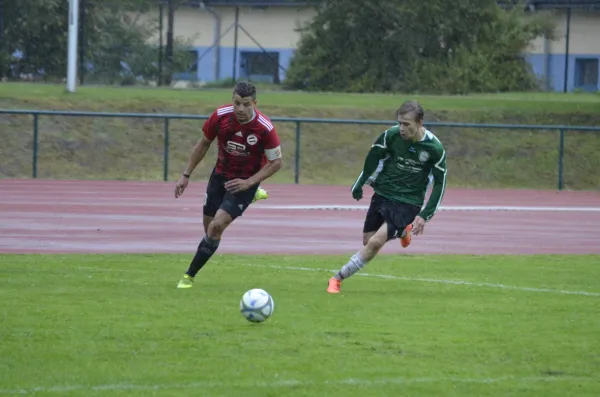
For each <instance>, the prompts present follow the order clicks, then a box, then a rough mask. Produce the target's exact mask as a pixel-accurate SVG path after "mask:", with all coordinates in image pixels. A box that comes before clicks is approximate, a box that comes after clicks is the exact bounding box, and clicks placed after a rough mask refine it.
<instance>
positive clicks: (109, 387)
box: [0, 376, 597, 395]
mask: <svg viewBox="0 0 600 397" xmlns="http://www.w3.org/2000/svg"><path fill="white" fill-rule="evenodd" d="M584 381H592V382H593V381H597V379H595V378H587V377H573V376H528V377H513V376H504V377H498V378H458V377H439V378H384V379H357V378H349V379H342V380H329V381H323V382H315V381H310V380H293V379H290V380H274V381H272V382H235V381H231V382H190V383H174V384H167V383H164V384H154V385H143V384H133V383H115V384H104V385H89V386H88V385H65V386H48V387H44V386H41V387H32V388H18V389H0V394H12V395H15V394H21V395H31V394H36V393H68V392H74V391H85V392H94V391H123V390H135V391H141V390H176V389H206V388H229V389H230V388H231V387H252V388H259V387H263V388H284V387H298V386H302V387H310V386H342V385H359V386H386V385H410V384H419V383H473V384H475V383H479V384H493V383H501V382H514V383H534V382H584Z"/></svg>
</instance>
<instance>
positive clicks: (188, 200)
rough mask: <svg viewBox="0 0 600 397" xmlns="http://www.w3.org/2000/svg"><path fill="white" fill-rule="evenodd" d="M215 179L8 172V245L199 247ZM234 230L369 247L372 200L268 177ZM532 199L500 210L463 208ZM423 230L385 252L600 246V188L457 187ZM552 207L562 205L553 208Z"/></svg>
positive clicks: (238, 235)
mask: <svg viewBox="0 0 600 397" xmlns="http://www.w3.org/2000/svg"><path fill="white" fill-rule="evenodd" d="M204 188H205V184H204V183H203V182H194V181H192V183H191V184H190V187H189V188H188V190H187V191H186V192H185V194H184V195H183V196H182V197H180V198H179V199H175V197H174V184H173V183H163V182H121V181H100V182H92V181H49V180H1V181H0V253H72V252H78V253H154V252H156V253H158V252H172V253H192V252H194V251H195V249H196V246H197V244H198V242H199V240H200V239H201V238H202V236H203V228H202V203H203V196H204ZM265 188H266V189H267V190H268V191H269V195H270V197H269V199H268V200H266V201H261V202H258V203H256V204H254V205H252V206H251V207H250V208H249V209H248V210H247V212H246V213H245V214H244V216H243V217H242V218H239V219H238V220H236V221H235V222H234V224H233V225H232V226H231V227H230V228H229V229H228V230H227V231H226V233H225V236H224V239H223V241H222V243H221V246H220V247H219V252H221V253H250V254H311V253H316V254H332V253H339V254H349V253H353V252H355V251H356V250H358V249H359V248H360V246H361V237H362V236H361V234H362V222H363V218H364V215H365V213H366V212H365V211H364V209H362V210H361V209H355V210H322V209H321V210H314V209H293V208H292V209H290V208H285V207H286V206H288V207H289V206H298V205H305V206H307V205H308V206H310V205H313V206H333V205H335V206H363V207H365V209H366V206H367V205H368V199H369V197H370V194H371V191H370V188H366V189H365V198H364V199H363V200H361V201H360V202H356V201H354V200H353V199H352V197H351V196H350V191H349V187H345V186H343V187H340V186H315V185H268V184H267V185H265ZM465 206H466V207H474V206H487V207H495V206H500V207H507V206H511V207H531V208H512V209H508V210H507V209H504V210H498V209H495V208H491V209H489V208H488V209H485V208H470V209H464V208H461V207H465ZM442 207H443V208H441V209H440V211H439V212H438V213H437V214H436V216H435V217H434V218H433V219H432V220H431V222H430V223H429V224H428V225H427V227H426V229H425V234H424V235H423V236H418V237H415V238H413V243H412V244H411V246H410V247H409V248H408V249H402V248H401V247H400V244H399V243H398V242H397V241H393V242H391V243H389V244H388V245H386V247H384V249H383V253H400V252H403V253H412V254H417V253H419V254H420V253H435V254H441V253H457V254H536V253H556V254H560V253H565V254H566V253H571V254H580V253H596V254H598V253H600V192H555V191H532V190H520V191H515V190H462V189H449V190H448V191H447V192H446V195H445V197H444V201H443V203H442ZM543 207H554V208H547V209H543Z"/></svg>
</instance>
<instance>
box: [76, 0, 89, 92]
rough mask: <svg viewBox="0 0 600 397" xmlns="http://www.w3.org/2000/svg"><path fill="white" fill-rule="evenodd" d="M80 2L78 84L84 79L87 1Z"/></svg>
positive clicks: (81, 83)
mask: <svg viewBox="0 0 600 397" xmlns="http://www.w3.org/2000/svg"><path fill="white" fill-rule="evenodd" d="M80 1H81V4H80V7H79V13H80V17H79V33H78V34H79V85H83V83H84V81H85V44H86V43H85V36H86V31H85V23H86V11H87V7H86V6H87V2H86V0H80Z"/></svg>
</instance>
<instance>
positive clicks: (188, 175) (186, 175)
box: [181, 174, 190, 178]
mask: <svg viewBox="0 0 600 397" xmlns="http://www.w3.org/2000/svg"><path fill="white" fill-rule="evenodd" d="M181 175H183V176H185V177H186V178H189V177H190V174H181Z"/></svg>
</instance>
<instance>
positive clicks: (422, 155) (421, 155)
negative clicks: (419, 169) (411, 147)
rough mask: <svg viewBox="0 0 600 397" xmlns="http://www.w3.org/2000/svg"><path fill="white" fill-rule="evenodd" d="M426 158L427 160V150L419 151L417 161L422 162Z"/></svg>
mask: <svg viewBox="0 0 600 397" xmlns="http://www.w3.org/2000/svg"><path fill="white" fill-rule="evenodd" d="M427 160H429V153H427V152H421V153H419V161H420V162H421V163H424V162H426V161H427Z"/></svg>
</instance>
